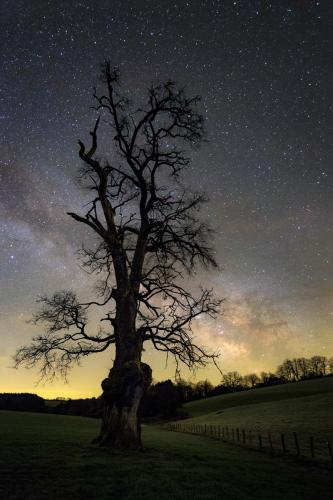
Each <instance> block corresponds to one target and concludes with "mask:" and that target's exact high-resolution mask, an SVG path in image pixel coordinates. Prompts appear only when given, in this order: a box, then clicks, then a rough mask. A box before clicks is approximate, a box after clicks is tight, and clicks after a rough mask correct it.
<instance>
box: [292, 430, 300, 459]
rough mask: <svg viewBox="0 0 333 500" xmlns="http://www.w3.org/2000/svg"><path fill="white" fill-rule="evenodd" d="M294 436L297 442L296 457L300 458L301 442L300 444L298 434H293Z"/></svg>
mask: <svg viewBox="0 0 333 500" xmlns="http://www.w3.org/2000/svg"><path fill="white" fill-rule="evenodd" d="M293 436H294V441H295V448H296V455H297V456H298V457H299V455H300V449H299V442H298V437H297V434H296V432H293Z"/></svg>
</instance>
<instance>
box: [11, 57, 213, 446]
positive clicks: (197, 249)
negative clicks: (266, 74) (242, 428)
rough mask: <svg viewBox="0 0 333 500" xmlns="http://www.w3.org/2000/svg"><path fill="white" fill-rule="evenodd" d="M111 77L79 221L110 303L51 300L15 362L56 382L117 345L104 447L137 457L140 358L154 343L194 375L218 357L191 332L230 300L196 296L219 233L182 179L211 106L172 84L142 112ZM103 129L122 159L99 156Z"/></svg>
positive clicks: (99, 102) (87, 150) (102, 98)
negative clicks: (95, 318) (197, 280)
mask: <svg viewBox="0 0 333 500" xmlns="http://www.w3.org/2000/svg"><path fill="white" fill-rule="evenodd" d="M102 81H103V84H104V88H105V93H103V94H99V93H97V91H96V90H95V92H94V99H95V109H96V111H97V113H98V118H97V120H96V123H95V125H94V128H93V130H92V131H91V132H90V135H91V144H90V145H89V146H86V145H85V144H84V143H83V142H82V141H79V156H80V158H81V160H82V168H81V172H80V176H81V180H82V183H83V184H84V186H85V188H86V189H87V188H88V189H90V191H91V193H92V199H91V203H90V205H89V206H88V209H87V211H86V213H84V214H77V213H73V212H70V213H69V215H70V216H71V217H72V218H73V219H74V220H75V221H76V222H79V223H81V224H84V225H85V226H87V227H89V228H90V229H91V231H92V233H93V234H94V235H95V236H96V237H97V244H96V246H94V247H93V248H90V249H87V248H84V249H82V252H81V254H82V263H83V266H84V267H85V268H86V269H87V270H88V271H89V272H91V273H93V274H97V275H99V277H100V278H101V279H100V281H99V285H98V289H97V291H98V295H99V296H98V297H94V300H92V301H91V302H88V303H87V302H86V303H82V302H80V301H79V299H78V298H77V296H76V295H75V293H73V292H71V291H62V292H58V293H55V294H54V295H53V296H52V297H42V298H41V299H40V302H41V303H42V309H41V310H40V311H39V312H38V313H37V314H36V315H35V317H34V320H35V322H36V323H42V324H43V325H44V326H45V331H44V333H43V334H42V335H39V336H37V337H35V338H34V339H33V340H32V343H31V344H30V345H28V346H25V347H22V348H21V349H19V350H18V351H17V353H16V364H17V365H21V364H25V365H27V366H33V365H35V364H36V363H40V366H41V372H42V375H43V376H46V377H47V376H52V375H54V374H56V373H57V372H60V373H62V374H66V372H67V370H68V369H69V367H70V366H71V365H72V364H73V362H77V361H79V360H80V359H81V358H83V357H84V356H87V355H89V354H91V353H98V352H101V351H105V350H106V349H108V348H109V347H110V346H111V345H113V344H114V345H115V359H114V363H113V367H112V368H111V370H110V372H109V375H108V377H107V378H106V379H105V380H104V381H103V382H102V388H103V398H104V401H105V409H104V416H103V419H102V426H101V431H100V435H99V436H98V438H97V440H96V441H97V442H98V443H100V444H107V445H111V446H115V447H125V448H134V449H137V448H140V447H141V436H140V424H139V420H138V408H139V405H140V401H141V398H142V395H143V393H144V391H145V389H146V388H147V386H148V385H149V384H150V382H151V369H150V367H149V366H148V365H146V364H144V363H143V362H142V361H141V357H142V351H143V344H144V343H145V342H151V343H152V344H153V346H154V347H155V349H157V350H158V351H163V352H165V353H167V354H171V355H173V356H174V358H175V359H176V361H177V363H178V362H179V361H180V362H183V363H185V364H186V365H187V366H188V367H190V368H193V367H194V366H195V365H206V363H208V362H209V361H210V360H214V359H215V357H216V355H217V354H216V353H210V352H207V351H206V350H205V348H203V347H202V346H200V345H199V344H198V343H197V342H196V341H195V339H194V336H193V332H192V325H193V320H194V319H195V318H197V317H198V316H199V315H201V314H207V315H209V316H211V317H215V316H216V315H217V313H218V310H219V305H220V300H218V299H216V298H215V296H214V294H213V292H212V290H208V289H200V292H199V293H198V295H194V294H193V293H192V292H191V291H190V290H189V289H188V288H185V285H184V282H185V278H186V273H187V274H189V275H191V274H192V273H193V270H194V269H195V267H196V266H197V265H202V266H204V267H213V268H214V267H216V262H215V258H214V252H213V250H212V248H211V246H210V243H211V230H210V228H209V227H208V225H207V224H206V223H204V222H202V221H200V218H199V215H198V213H199V209H200V207H201V205H202V204H203V203H204V202H205V201H206V200H205V198H204V196H203V195H202V194H200V193H199V194H198V193H192V192H191V191H190V189H189V187H188V185H187V186H186V185H185V187H182V182H183V179H184V175H182V174H185V180H186V176H187V178H189V177H190V176H191V170H190V169H189V167H190V159H189V157H188V156H187V155H186V152H185V149H186V146H190V147H193V146H196V145H198V144H199V143H200V141H201V139H202V137H203V118H202V115H201V114H200V113H199V112H198V111H197V104H198V103H199V100H200V99H199V98H198V97H187V95H186V92H185V91H184V90H183V89H179V88H178V87H177V86H176V85H175V84H174V83H173V82H171V81H167V82H165V83H159V84H154V85H152V86H151V87H150V88H149V90H148V95H147V100H146V104H145V106H143V107H141V108H134V107H133V105H132V104H131V103H130V102H129V101H128V100H127V99H126V98H125V97H124V95H123V94H122V93H121V90H120V89H121V86H120V80H119V72H118V70H117V69H113V68H112V67H111V65H110V63H109V62H106V63H105V64H104V65H103V66H102ZM103 124H106V126H110V127H111V134H110V144H113V149H112V153H113V155H112V160H111V159H110V158H107V157H105V156H104V157H103V156H102V155H99V154H98V150H99V149H98V148H99V142H98V134H99V130H100V127H101V126H102V125H103ZM99 137H100V135H99ZM187 184H188V182H187ZM92 307H97V308H100V309H101V311H103V314H102V315H101V316H102V317H101V321H103V325H105V328H103V329H100V331H99V332H97V333H91V332H90V331H89V329H88V320H87V318H88V311H89V310H90V309H91V308H92ZM105 311H106V312H105Z"/></svg>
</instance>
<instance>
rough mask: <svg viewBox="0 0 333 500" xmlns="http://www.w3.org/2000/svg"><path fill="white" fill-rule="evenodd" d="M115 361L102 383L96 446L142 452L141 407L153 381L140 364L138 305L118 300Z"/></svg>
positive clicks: (140, 346) (131, 301)
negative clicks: (100, 413) (136, 326)
mask: <svg viewBox="0 0 333 500" xmlns="http://www.w3.org/2000/svg"><path fill="white" fill-rule="evenodd" d="M117 305H118V309H117V317H116V324H115V332H116V338H117V340H116V359H115V361H114V364H113V367H112V368H111V370H110V372H109V375H108V377H107V378H106V379H105V380H103V382H102V389H103V399H104V409H103V415H102V424H101V431H100V434H99V436H98V437H97V438H96V439H95V441H94V442H95V443H97V444H99V445H102V446H110V447H113V448H125V449H133V450H140V449H142V442H141V425H140V416H139V407H140V403H141V399H142V396H143V394H144V393H145V391H146V389H147V388H148V387H149V385H150V383H151V380H152V372H151V368H150V366H149V365H147V364H145V363H142V362H141V354H142V339H141V337H140V335H139V333H138V332H137V331H136V329H135V316H136V312H135V311H136V304H135V301H134V300H133V299H131V298H128V297H127V298H126V299H121V300H118V304H117Z"/></svg>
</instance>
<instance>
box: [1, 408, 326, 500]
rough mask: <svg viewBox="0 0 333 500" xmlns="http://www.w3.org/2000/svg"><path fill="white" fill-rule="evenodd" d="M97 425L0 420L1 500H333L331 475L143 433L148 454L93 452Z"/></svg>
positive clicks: (14, 416) (16, 416) (8, 415)
mask: <svg viewBox="0 0 333 500" xmlns="http://www.w3.org/2000/svg"><path fill="white" fill-rule="evenodd" d="M98 424H99V423H98V421H96V420H92V419H86V418H81V417H67V416H60V415H43V414H29V413H16V412H0V440H1V441H0V442H1V451H0V498H3V499H6V500H13V499H25V500H38V499H46V498H47V499H73V500H75V499H79V498H80V499H87V498H92V499H95V498H96V499H106V498H108V499H114V500H118V499H133V500H134V499H142V500H143V499H144V500H150V499H152V500H160V499H161V500H164V499H168V500H169V499H191V500H195V499H207V500H208V499H227V500H229V499H230V500H236V499H237V500H238V499H239V500H242V499H262V500H270V499H287V500H288V499H293V500H295V499H302V500H310V499H318V498H320V499H323V500H325V499H330V498H332V497H333V473H332V471H329V470H325V469H320V468H315V467H312V466H310V465H303V464H297V463H295V462H294V461H292V460H282V459H280V458H271V457H269V456H267V455H265V454H262V453H258V452H254V451H249V450H246V449H242V448H239V447H235V446H231V445H228V444H225V443H221V442H218V441H214V440H210V439H207V438H204V437H199V436H191V435H184V434H179V433H172V432H167V431H163V430H161V429H158V428H156V427H152V426H147V427H144V432H143V436H144V443H145V446H146V450H145V452H144V453H131V454H125V453H120V452H111V451H110V450H107V449H100V448H96V447H94V446H91V445H89V442H90V440H91V439H92V437H93V436H94V435H96V433H97V430H98Z"/></svg>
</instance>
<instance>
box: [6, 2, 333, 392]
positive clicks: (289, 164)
mask: <svg viewBox="0 0 333 500" xmlns="http://www.w3.org/2000/svg"><path fill="white" fill-rule="evenodd" d="M0 23H1V29H0V37H1V52H2V53H1V68H2V69H1V74H0V132H1V133H0V148H1V155H0V179H1V182H0V251H1V264H0V279H1V289H0V335H1V344H0V345H1V349H0V391H1V392H3V391H15V392H21V391H30V392H36V391H37V392H38V393H39V394H41V395H43V396H46V397H53V396H69V397H84V396H87V397H88V396H94V395H95V396H96V395H98V394H99V393H100V381H101V380H102V379H103V378H104V377H105V375H106V374H107V371H108V369H109V368H110V364H111V359H112V353H111V352H110V353H106V354H103V355H99V358H98V359H97V357H91V358H90V359H89V360H87V361H85V362H84V363H83V364H82V366H81V367H79V368H75V369H74V370H73V372H72V375H71V376H70V379H69V384H67V385H66V384H64V383H63V382H62V381H56V382H55V383H54V384H53V385H51V386H50V385H44V386H43V385H42V386H38V387H37V388H36V386H35V382H36V381H37V379H38V376H37V371H34V370H32V371H26V370H25V369H23V368H21V369H19V370H18V371H16V370H13V369H12V368H11V364H12V361H11V356H12V355H13V353H14V352H15V350H16V349H17V348H18V347H19V346H20V345H22V344H24V343H27V342H28V341H29V339H30V338H31V336H32V335H33V334H34V333H36V327H34V326H32V325H31V324H29V323H27V320H28V319H29V318H30V317H31V314H32V312H33V311H34V310H35V303H34V300H35V298H36V296H37V295H38V294H40V293H41V292H45V293H51V292H52V291H55V290H61V289H63V288H71V289H73V290H76V291H77V292H78V294H79V295H80V296H85V295H86V294H88V293H89V287H90V286H91V281H90V278H89V277H87V276H86V275H85V273H84V272H83V271H82V270H81V269H80V268H79V266H78V262H77V258H76V255H75V252H76V250H77V248H78V247H79V246H80V244H81V242H82V241H86V242H87V241H89V237H90V236H89V233H88V232H87V231H86V230H85V229H84V228H82V227H79V225H78V224H76V223H75V222H74V221H73V220H72V219H70V218H69V217H68V216H66V211H67V210H72V211H76V210H77V211H80V208H81V207H82V206H83V204H84V203H85V202H86V201H87V200H86V194H85V193H84V192H82V190H81V189H80V187H79V185H78V182H77V180H76V172H77V168H78V166H79V164H80V162H79V160H78V154H77V153H78V150H77V140H78V138H82V139H87V136H88V132H89V130H90V127H91V124H92V123H93V122H94V119H95V114H94V111H93V110H92V109H90V106H91V105H92V104H93V102H92V89H93V87H94V85H96V83H98V76H99V65H100V63H101V62H103V60H104V59H105V58H108V59H111V60H112V61H113V62H114V63H115V64H116V65H118V66H119V67H120V70H121V75H122V81H123V85H124V88H125V89H126V91H127V92H128V93H129V94H130V95H131V97H132V99H133V100H136V99H140V98H141V96H142V95H143V92H144V91H145V88H146V87H147V86H148V85H149V83H150V82H151V81H153V80H154V81H156V80H165V79H173V80H176V81H177V82H179V83H180V84H181V85H186V86H187V88H188V92H189V93H191V94H200V95H201V96H202V104H201V106H202V112H203V114H204V117H205V120H206V129H207V136H208V139H209V141H208V142H207V143H205V144H203V146H202V147H201V149H200V150H199V151H198V152H193V153H191V155H192V158H193V165H192V169H191V174H190V176H189V177H190V178H189V179H188V182H189V184H191V185H194V186H196V187H201V188H202V189H203V190H204V191H206V192H207V193H208V194H209V197H210V203H209V205H207V207H206V209H205V216H206V217H207V218H209V220H210V222H211V224H212V225H213V226H214V227H215V229H216V232H217V233H216V251H217V259H218V261H219V263H220V265H221V270H220V271H218V272H214V273H210V274H209V275H207V274H206V273H205V275H202V276H201V277H202V280H203V281H205V283H207V282H208V284H209V285H212V286H214V288H215V290H216V292H217V294H218V295H220V296H221V297H225V298H226V299H227V300H226V302H225V305H224V306H225V307H224V309H225V310H224V314H223V315H221V317H219V318H218V319H217V320H216V321H215V322H212V321H207V320H206V319H201V320H198V321H197V323H196V325H195V333H196V335H198V336H200V338H201V339H202V344H204V345H206V346H210V347H212V348H220V349H221V353H222V355H221V359H220V366H221V368H222V369H223V370H231V369H236V370H238V371H240V372H241V373H246V372H252V371H257V372H260V371H261V370H274V369H275V368H276V366H277V364H278V363H279V362H281V361H282V360H283V359H284V358H286V357H287V356H303V355H304V356H309V355H312V354H315V353H316V354H326V355H330V356H331V355H333V332H332V320H333V287H332V277H333V273H332V253H333V252H332V250H333V238H332V230H333V225H332V220H333V218H332V214H333V202H332V199H333V198H332V180H333V169H332V152H333V150H332V141H333V139H332V138H333V134H332V132H333V130H332V129H333V127H332V89H333V81H332V60H333V59H332V56H333V50H332V49H333V45H332V38H331V34H332V28H333V3H332V2H331V1H330V0H320V1H319V0H318V1H312V0H302V1H301V0H288V1H287V0H275V1H265V0H260V1H259V0H235V1H229V0H192V1H185V0H174V1H170V0H138V1H135V2H134V1H132V0H81V1H76V0H75V1H74V0H73V1H69V0H67V1H64V0H57V1H55V0H52V1H51V0H30V1H29V2H27V1H23V0H16V1H15V2H13V1H12V0H2V1H1V3H0ZM199 277H200V276H199ZM145 359H146V360H147V361H148V362H149V363H150V364H151V365H152V367H153V370H154V378H155V380H161V379H165V378H167V377H169V376H172V375H173V371H174V367H173V366H172V363H169V364H168V366H167V367H166V365H165V359H164V358H163V357H161V356H159V355H157V354H154V353H153V352H152V350H151V349H150V348H148V349H147V351H146V352H145ZM183 375H184V377H185V378H187V377H189V376H190V375H189V374H188V373H187V372H186V371H185V370H184V372H183ZM206 377H208V378H209V379H210V380H211V381H212V382H213V383H218V382H219V380H220V375H219V373H218V372H217V371H216V370H215V369H213V368H211V369H208V370H205V371H202V370H201V371H199V373H198V374H197V375H196V376H193V375H191V380H193V381H196V380H200V379H204V378H206Z"/></svg>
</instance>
